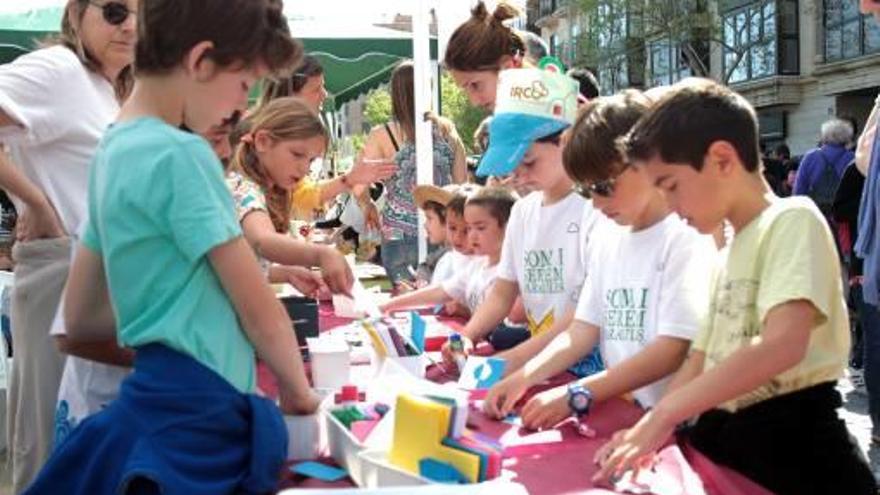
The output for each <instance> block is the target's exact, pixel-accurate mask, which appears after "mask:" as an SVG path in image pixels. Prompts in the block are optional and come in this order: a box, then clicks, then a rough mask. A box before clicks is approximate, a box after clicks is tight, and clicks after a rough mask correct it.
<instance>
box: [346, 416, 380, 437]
mask: <svg viewBox="0 0 880 495" xmlns="http://www.w3.org/2000/svg"><path fill="white" fill-rule="evenodd" d="M377 424H379V420H377V419H368V420H364V421H355V422H354V423H352V424H351V434H352V435H354V437H355V438H357V439H358V441H360V442H361V443H363V442H365V441H366V440H367V437H368V436H370V433H371V432H372V431H373V428H375V427H376V425H377Z"/></svg>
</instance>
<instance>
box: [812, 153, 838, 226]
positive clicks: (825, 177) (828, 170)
mask: <svg viewBox="0 0 880 495" xmlns="http://www.w3.org/2000/svg"><path fill="white" fill-rule="evenodd" d="M817 154H818V155H819V157H821V158H822V164H823V167H822V173H821V174H819V179H818V180H817V181H816V183H815V184H813V187H811V188H810V190H809V192H807V196H809V197H810V198H811V199H812V200H813V201H814V202H815V203H816V205H817V206H818V207H819V210H820V211H822V212H823V213H828V212H830V211H831V207H832V206H833V205H834V196H835V194H837V187H838V186H839V185H840V177H838V176H837V171H836V170H834V166H833V165H832V164H831V163H829V162H828V158H826V157H825V153H823V152H822V151H821V150H819V151H818V153H817Z"/></svg>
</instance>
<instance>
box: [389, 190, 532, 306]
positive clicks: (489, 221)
mask: <svg viewBox="0 0 880 495" xmlns="http://www.w3.org/2000/svg"><path fill="white" fill-rule="evenodd" d="M515 202H516V198H515V197H514V196H513V195H512V194H511V193H510V192H509V191H508V190H506V189H503V188H496V187H489V188H484V189H480V190H479V191H477V192H476V193H474V194H473V195H472V196H471V197H469V198H468V200H467V203H466V204H465V207H464V220H465V223H466V224H467V231H468V233H467V238H468V244H469V245H470V248H471V250H472V252H473V254H474V256H476V257H478V258H477V259H476V260H474V261H473V262H471V264H470V265H469V266H468V269H467V270H459V271H458V272H457V273H456V274H455V276H454V277H453V278H452V279H449V280H446V281H444V282H443V283H442V284H432V285H431V286H429V287H425V288H423V289H419V290H417V291H415V292H410V293H409V294H404V295H402V296H398V297H395V298H393V299H391V300H390V301H388V302H387V303H385V304H384V305H382V307H381V309H382V311H383V312H391V311H395V310H398V309H405V308H410V307H414V306H425V305H435V304H442V303H445V302H448V301H450V300H456V301H458V302H459V303H461V304H463V305H465V306H467V308H468V310H470V311H471V312H473V311H475V310H476V308H477V307H478V306H479V305H480V304H481V303H482V302H483V299H484V298H485V297H486V294H487V293H488V291H489V288H491V287H492V284H493V283H494V282H495V271H496V270H497V267H498V261H499V260H500V259H501V243H502V242H503V240H504V228H505V226H506V225H507V219H508V218H509V217H510V209H511V208H512V207H513V204H514V203H515Z"/></svg>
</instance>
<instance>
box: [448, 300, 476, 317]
mask: <svg viewBox="0 0 880 495" xmlns="http://www.w3.org/2000/svg"><path fill="white" fill-rule="evenodd" d="M469 313H470V311H469V310H468V308H467V306H465V305H464V304H461V303H460V302H458V301H449V302H448V303H446V304H444V305H443V314H445V315H446V316H464V317H467V316H469Z"/></svg>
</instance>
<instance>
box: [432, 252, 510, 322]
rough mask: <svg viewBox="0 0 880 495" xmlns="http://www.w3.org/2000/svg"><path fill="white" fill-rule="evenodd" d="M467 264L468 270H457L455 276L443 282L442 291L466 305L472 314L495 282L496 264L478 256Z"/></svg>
mask: <svg viewBox="0 0 880 495" xmlns="http://www.w3.org/2000/svg"><path fill="white" fill-rule="evenodd" d="M468 266H469V269H468V270H459V271H458V272H457V273H456V274H455V277H453V278H452V279H450V280H447V281H446V282H443V284H442V287H443V292H446V294H447V295H449V297H451V298H453V299H455V300H456V301H458V302H460V303H462V304H464V305H466V306H467V307H468V309H470V310H471V314H473V313H474V312H475V311H476V310H477V307H478V306H479V305H480V304H482V303H483V299H485V298H486V295H487V294H488V293H489V289H491V288H492V285H493V284H494V283H495V277H496V273H497V271H498V265H497V264H495V265H490V264H489V258H487V257H485V256H480V257H477V258H475V259H474V260H472V261H470V264H469V265H468Z"/></svg>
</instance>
